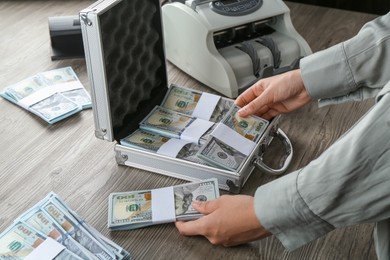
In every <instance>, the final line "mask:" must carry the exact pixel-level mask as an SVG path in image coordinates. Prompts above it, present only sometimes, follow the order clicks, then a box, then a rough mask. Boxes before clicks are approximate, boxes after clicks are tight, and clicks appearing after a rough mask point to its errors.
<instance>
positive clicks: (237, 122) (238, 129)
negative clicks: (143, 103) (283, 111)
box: [120, 85, 269, 172]
mask: <svg viewBox="0 0 390 260" xmlns="http://www.w3.org/2000/svg"><path fill="white" fill-rule="evenodd" d="M203 95H205V93H202V92H199V91H196V90H192V89H188V88H184V87H180V86H176V85H172V86H171V87H170V88H169V90H168V92H167V94H166V96H165V98H164V100H163V102H162V104H161V105H160V106H156V107H155V108H154V109H153V110H152V111H151V112H150V113H149V114H148V115H147V116H146V117H145V118H144V119H143V120H142V121H141V122H140V125H139V128H140V129H138V130H136V131H135V132H133V133H131V134H130V135H128V136H127V137H125V138H123V139H122V140H121V141H120V142H121V144H122V145H124V146H128V147H132V148H139V149H142V150H148V151H150V152H154V153H159V154H164V155H168V156H171V157H176V158H180V159H184V160H188V161H191V162H196V163H199V164H204V165H211V166H214V167H218V168H222V169H226V170H230V171H233V172H238V171H239V170H240V169H241V167H242V166H243V165H244V163H245V160H246V158H247V157H248V155H249V153H250V151H248V149H246V148H251V147H252V148H253V145H254V144H255V143H257V142H258V141H259V140H260V138H261V137H262V135H263V134H264V132H265V130H266V129H267V126H268V124H269V122H268V121H267V120H265V119H263V118H260V117H258V116H254V115H251V116H248V117H246V118H242V117H240V116H239V115H238V113H237V112H238V110H239V107H237V106H236V105H235V104H234V101H233V100H232V99H228V98H224V97H220V96H216V95H211V94H207V95H209V96H212V97H211V98H208V99H206V100H207V101H204V100H205V99H203V102H202V97H203ZM213 96H215V97H216V98H214V97H213ZM199 107H201V108H200V109H199ZM205 107H206V109H205ZM208 107H210V108H211V109H207V108H208ZM199 118H201V119H202V120H203V121H202V122H204V121H206V122H208V123H209V124H204V125H206V128H204V129H203V131H202V132H201V133H202V134H201V135H200V138H199V139H198V140H188V139H184V138H182V136H183V133H185V132H186V130H188V129H189V128H191V127H192V126H193V124H194V123H195V122H196V120H197V119H199ZM221 125H223V126H224V127H221ZM202 127H203V125H202ZM192 128H198V125H197V126H196V127H192ZM221 129H222V130H221ZM226 129H228V130H226ZM229 129H230V130H231V131H230V130H229ZM217 133H219V134H217ZM221 135H223V136H225V137H224V138H221ZM177 139H179V140H182V141H181V142H179V141H176V140H177ZM234 139H237V140H236V142H234V141H233V142H232V141H230V140H234ZM183 140H184V141H183ZM173 141H175V142H173ZM248 141H250V142H248ZM172 143H174V145H172ZM235 143H236V144H235ZM168 144H169V145H168ZM179 144H180V145H179ZM241 146H246V148H245V149H241V148H242V147H241ZM167 147H169V148H171V149H176V150H175V151H171V152H170V153H169V152H167V151H166V150H167Z"/></svg>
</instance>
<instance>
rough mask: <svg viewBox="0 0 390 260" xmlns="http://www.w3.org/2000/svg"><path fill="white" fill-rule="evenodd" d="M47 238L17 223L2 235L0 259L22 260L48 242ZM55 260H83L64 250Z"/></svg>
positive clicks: (0, 235)
mask: <svg viewBox="0 0 390 260" xmlns="http://www.w3.org/2000/svg"><path fill="white" fill-rule="evenodd" d="M46 238H47V237H46V236H45V235H43V234H41V233H40V232H38V231H36V230H35V229H34V228H32V227H30V226H29V225H27V224H25V223H22V222H15V223H14V224H13V225H12V226H10V227H9V228H8V229H6V230H5V231H4V232H3V233H2V234H0V259H14V260H19V259H20V260H22V259H24V258H25V257H27V256H28V255H29V254H30V253H32V252H33V251H34V250H35V249H36V248H38V247H39V246H40V245H41V244H42V243H44V241H45V240H46ZM54 259H55V260H65V259H67V260H70V259H75V260H82V259H83V258H80V257H78V256H77V255H75V254H74V253H72V252H70V251H69V250H67V249H64V250H62V251H61V252H60V253H59V254H58V255H57V256H56V257H55V258H54Z"/></svg>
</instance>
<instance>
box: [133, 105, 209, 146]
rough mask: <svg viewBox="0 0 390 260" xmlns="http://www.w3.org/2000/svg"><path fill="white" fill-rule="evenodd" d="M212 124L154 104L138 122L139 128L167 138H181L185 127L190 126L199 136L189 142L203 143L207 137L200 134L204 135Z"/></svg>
mask: <svg viewBox="0 0 390 260" xmlns="http://www.w3.org/2000/svg"><path fill="white" fill-rule="evenodd" d="M197 123H199V124H197ZM191 124H195V125H197V127H192V125H191ZM212 125H213V123H211V122H209V121H206V120H200V119H199V120H198V119H197V118H195V117H191V116H189V115H185V114H182V113H179V112H176V111H173V110H170V109H166V108H163V107H160V106H156V107H155V108H154V109H153V110H152V111H151V112H150V113H149V115H147V116H146V117H145V118H144V119H143V120H142V121H141V122H140V124H139V128H140V129H143V130H145V131H149V132H153V133H156V134H159V135H162V136H166V137H169V138H177V139H182V136H184V134H183V133H184V132H185V131H186V129H187V128H189V127H191V128H192V130H194V129H196V131H198V132H200V137H199V138H194V139H198V140H196V141H195V140H191V142H198V143H200V144H203V143H204V142H205V141H206V139H207V138H205V137H203V136H202V135H204V133H205V132H207V130H208V129H209V128H210V127H212ZM196 134H199V133H196Z"/></svg>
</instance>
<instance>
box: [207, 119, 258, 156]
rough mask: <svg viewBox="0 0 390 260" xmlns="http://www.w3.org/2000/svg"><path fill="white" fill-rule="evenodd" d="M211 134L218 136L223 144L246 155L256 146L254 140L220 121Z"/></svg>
mask: <svg viewBox="0 0 390 260" xmlns="http://www.w3.org/2000/svg"><path fill="white" fill-rule="evenodd" d="M211 135H212V136H214V137H216V138H218V139H219V140H221V141H222V142H224V143H225V144H227V145H229V146H231V147H233V148H234V149H236V150H237V151H239V152H241V153H243V154H245V155H246V156H248V155H249V154H250V153H251V152H252V151H253V149H254V148H255V146H256V143H255V142H252V141H251V140H248V139H246V138H245V137H243V136H242V135H240V134H239V133H237V132H236V131H234V130H233V129H231V128H229V127H228V126H226V125H224V124H222V123H219V124H218V125H217V127H216V128H215V129H214V131H213V132H212V133H211Z"/></svg>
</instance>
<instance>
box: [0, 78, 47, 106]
mask: <svg viewBox="0 0 390 260" xmlns="http://www.w3.org/2000/svg"><path fill="white" fill-rule="evenodd" d="M45 87H47V85H46V84H45V83H44V82H42V80H41V79H40V78H39V77H38V76H33V77H29V78H27V79H24V80H22V81H20V82H18V83H15V84H13V85H11V86H9V87H7V88H5V90H4V92H2V93H1V94H2V96H3V97H4V98H6V99H8V100H9V101H11V102H17V101H19V100H21V99H23V98H25V97H28V96H29V95H31V94H33V93H35V92H37V91H38V90H40V89H43V88H45Z"/></svg>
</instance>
